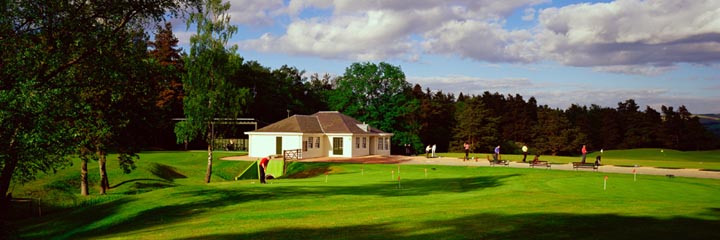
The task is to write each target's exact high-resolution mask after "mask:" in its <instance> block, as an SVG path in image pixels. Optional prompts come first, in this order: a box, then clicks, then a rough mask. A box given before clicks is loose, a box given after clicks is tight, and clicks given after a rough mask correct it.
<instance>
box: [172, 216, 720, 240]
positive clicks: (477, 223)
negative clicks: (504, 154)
mask: <svg viewBox="0 0 720 240" xmlns="http://www.w3.org/2000/svg"><path fill="white" fill-rule="evenodd" d="M718 227H720V221H712V220H701V219H692V218H684V217H676V218H670V219H657V218H651V217H629V216H619V215H614V214H600V215H584V214H559V213H547V214H545V213H538V214H519V215H499V214H489V213H483V214H474V215H469V216H466V217H460V218H455V219H448V220H437V221H432V220H431V221H425V222H421V223H419V224H417V225H414V226H411V227H407V226H406V225H405V224H404V223H401V222H386V223H376V224H366V225H353V226H343V227H330V228H323V227H318V228H313V227H308V228H293V227H286V228H284V227H281V228H273V229H269V230H263V231H257V232H252V233H239V234H232V233H229V234H208V235H199V236H191V237H186V238H179V239H395V240H397V239H632V240H636V239H718V238H720V231H717V228H718Z"/></svg>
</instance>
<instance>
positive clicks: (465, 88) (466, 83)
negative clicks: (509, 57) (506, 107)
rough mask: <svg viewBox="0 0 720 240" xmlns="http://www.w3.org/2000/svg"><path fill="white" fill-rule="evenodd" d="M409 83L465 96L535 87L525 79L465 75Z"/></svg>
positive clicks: (423, 78) (426, 78)
mask: <svg viewBox="0 0 720 240" xmlns="http://www.w3.org/2000/svg"><path fill="white" fill-rule="evenodd" d="M408 82H410V83H412V84H415V83H417V84H420V85H421V86H423V87H424V88H429V89H442V90H443V91H444V92H447V93H454V94H456V95H457V94H460V93H461V92H462V93H463V94H464V95H481V94H483V92H485V91H489V92H501V91H502V92H507V91H515V92H519V91H516V90H520V89H524V88H532V87H534V86H535V85H534V84H533V83H532V82H530V81H529V80H528V79H525V78H501V79H487V78H480V77H471V76H463V75H448V76H434V77H418V76H410V77H408Z"/></svg>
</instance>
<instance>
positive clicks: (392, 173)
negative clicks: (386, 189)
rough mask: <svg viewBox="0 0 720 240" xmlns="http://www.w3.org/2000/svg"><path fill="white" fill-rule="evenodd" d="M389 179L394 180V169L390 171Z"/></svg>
mask: <svg viewBox="0 0 720 240" xmlns="http://www.w3.org/2000/svg"><path fill="white" fill-rule="evenodd" d="M390 179H392V180H395V170H391V171H390Z"/></svg>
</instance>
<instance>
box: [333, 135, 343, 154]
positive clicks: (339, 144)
mask: <svg viewBox="0 0 720 240" xmlns="http://www.w3.org/2000/svg"><path fill="white" fill-rule="evenodd" d="M333 155H343V139H342V138H341V137H336V138H333Z"/></svg>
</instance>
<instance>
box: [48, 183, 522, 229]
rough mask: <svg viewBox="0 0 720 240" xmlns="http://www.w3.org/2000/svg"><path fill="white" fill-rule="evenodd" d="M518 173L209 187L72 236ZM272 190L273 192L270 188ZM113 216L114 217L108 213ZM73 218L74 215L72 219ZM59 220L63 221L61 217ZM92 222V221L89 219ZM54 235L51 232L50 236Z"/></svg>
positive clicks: (422, 192)
mask: <svg viewBox="0 0 720 240" xmlns="http://www.w3.org/2000/svg"><path fill="white" fill-rule="evenodd" d="M514 176H519V175H517V174H512V175H504V176H489V177H471V178H449V179H432V180H429V179H421V180H408V181H405V182H403V188H401V189H397V183H395V182H391V181H389V182H388V183H380V184H368V185H360V186H350V187H348V186H306V187H289V186H288V187H273V188H272V189H262V188H257V189H247V190H248V191H237V190H218V189H207V190H197V191H188V192H178V193H172V194H170V195H169V196H168V198H170V199H189V198H202V199H203V200H199V201H189V202H187V203H180V204H175V205H167V206H158V207H155V208H151V209H148V210H144V211H141V212H139V213H138V214H137V215H133V217H131V218H128V219H121V220H120V219H119V220H118V221H117V222H114V223H113V224H112V225H103V226H98V227H95V228H88V227H87V226H86V227H85V228H84V230H77V231H78V232H77V235H72V237H73V238H97V237H102V236H105V235H107V234H118V233H123V232H131V231H138V230H142V229H144V228H150V227H156V226H157V225H162V224H171V223H178V222H183V221H187V220H188V219H191V218H193V217H194V215H195V214H202V213H205V212H208V211H212V210H213V209H214V208H222V207H225V206H230V205H235V204H240V203H244V202H249V201H259V200H275V199H287V198H303V197H304V198H314V197H319V196H322V197H327V196H333V195H379V196H386V197H395V196H426V195H431V194H433V193H439V192H468V191H476V190H482V189H485V188H493V187H498V186H500V185H502V183H501V180H502V179H504V178H508V177H514ZM268 190H271V191H268ZM108 217H111V216H108ZM71 219H74V218H71ZM58 221H64V220H63V219H58ZM86 223H87V224H91V223H92V221H88V222H86ZM50 236H54V235H48V237H50Z"/></svg>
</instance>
